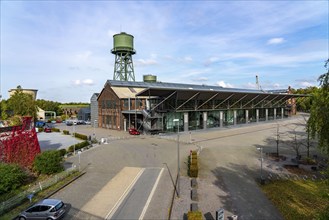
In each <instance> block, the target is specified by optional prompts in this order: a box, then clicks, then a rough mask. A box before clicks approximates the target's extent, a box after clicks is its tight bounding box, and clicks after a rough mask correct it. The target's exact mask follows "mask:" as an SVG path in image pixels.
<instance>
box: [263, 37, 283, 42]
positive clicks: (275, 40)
mask: <svg viewBox="0 0 329 220" xmlns="http://www.w3.org/2000/svg"><path fill="white" fill-rule="evenodd" d="M283 42H285V40H284V39H283V38H282V37H278V38H271V39H269V40H268V41H267V44H282V43H283Z"/></svg>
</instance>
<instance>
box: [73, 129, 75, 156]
mask: <svg viewBox="0 0 329 220" xmlns="http://www.w3.org/2000/svg"><path fill="white" fill-rule="evenodd" d="M73 137H74V145H73V155H75V124H74V123H73Z"/></svg>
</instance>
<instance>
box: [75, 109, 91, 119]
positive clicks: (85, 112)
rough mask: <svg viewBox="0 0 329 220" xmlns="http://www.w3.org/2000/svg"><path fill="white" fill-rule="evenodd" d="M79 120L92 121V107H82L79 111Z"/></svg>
mask: <svg viewBox="0 0 329 220" xmlns="http://www.w3.org/2000/svg"><path fill="white" fill-rule="evenodd" d="M78 120H82V121H90V107H86V108H80V109H79V111H78Z"/></svg>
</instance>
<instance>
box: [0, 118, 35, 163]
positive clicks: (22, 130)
mask: <svg viewBox="0 0 329 220" xmlns="http://www.w3.org/2000/svg"><path fill="white" fill-rule="evenodd" d="M40 152H41V151H40V145H39V141H38V137H37V133H36V131H35V128H34V126H33V121H32V117H24V118H23V124H22V125H21V126H13V127H5V128H1V130H0V162H4V163H14V164H18V165H20V166H22V167H25V168H29V169H31V168H32V165H33V161H34V158H35V156H36V155H37V154H39V153H40Z"/></svg>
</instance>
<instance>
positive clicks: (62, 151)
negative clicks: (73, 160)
mask: <svg viewBox="0 0 329 220" xmlns="http://www.w3.org/2000/svg"><path fill="white" fill-rule="evenodd" d="M58 151H59V154H60V155H61V157H64V156H65V154H66V149H60V150H58Z"/></svg>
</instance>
